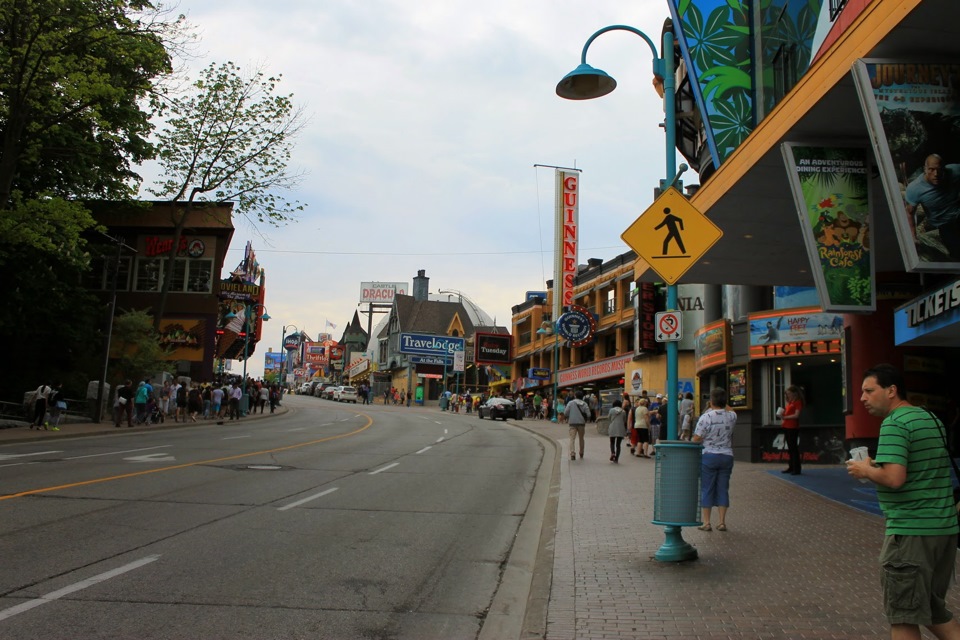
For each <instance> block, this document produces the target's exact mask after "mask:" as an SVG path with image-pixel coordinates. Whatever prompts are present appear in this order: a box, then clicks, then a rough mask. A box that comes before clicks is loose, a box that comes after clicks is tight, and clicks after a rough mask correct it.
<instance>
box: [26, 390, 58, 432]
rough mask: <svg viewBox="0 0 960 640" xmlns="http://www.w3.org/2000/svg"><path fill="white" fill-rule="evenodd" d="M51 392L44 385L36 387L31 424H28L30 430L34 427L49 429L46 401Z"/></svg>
mask: <svg viewBox="0 0 960 640" xmlns="http://www.w3.org/2000/svg"><path fill="white" fill-rule="evenodd" d="M51 391H53V389H51V388H50V385H48V384H46V383H43V384H41V385H40V386H39V387H37V391H36V393H35V395H34V400H33V422H31V423H30V428H31V429H33V428H34V427H37V428H38V429H47V428H49V426H50V423H49V421H48V420H47V400H49V399H50V392H51Z"/></svg>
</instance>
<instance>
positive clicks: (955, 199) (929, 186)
mask: <svg viewBox="0 0 960 640" xmlns="http://www.w3.org/2000/svg"><path fill="white" fill-rule="evenodd" d="M853 76H854V80H855V84H856V86H857V92H858V93H859V95H860V104H861V106H862V107H863V112H864V116H865V117H866V121H867V126H868V127H869V129H870V132H871V134H872V135H871V136H870V137H871V140H872V141H873V145H874V153H875V154H876V157H877V163H878V164H879V166H880V177H881V179H882V181H883V188H884V193H885V194H886V198H887V202H888V204H889V207H890V211H891V212H892V214H893V222H894V228H895V229H896V230H897V239H898V241H899V243H900V251H901V253H903V257H904V264H905V265H906V268H907V269H908V270H909V271H947V272H954V271H957V270H960V129H958V128H957V117H958V116H960V95H958V88H960V65H958V64H941V63H913V62H902V61H901V62H897V61H889V60H858V61H857V62H856V64H854V66H853Z"/></svg>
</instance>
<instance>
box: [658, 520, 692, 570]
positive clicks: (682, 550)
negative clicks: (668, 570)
mask: <svg viewBox="0 0 960 640" xmlns="http://www.w3.org/2000/svg"><path fill="white" fill-rule="evenodd" d="M663 532H664V535H665V536H666V539H665V540H664V541H663V544H662V545H660V548H659V549H657V552H656V553H655V554H654V555H653V559H654V560H657V561H658V562H684V561H686V560H696V559H697V558H698V554H697V548H696V547H694V546H693V545H692V544H690V543H689V542H687V541H685V540H684V539H683V528H682V527H673V526H667V527H664V529H663Z"/></svg>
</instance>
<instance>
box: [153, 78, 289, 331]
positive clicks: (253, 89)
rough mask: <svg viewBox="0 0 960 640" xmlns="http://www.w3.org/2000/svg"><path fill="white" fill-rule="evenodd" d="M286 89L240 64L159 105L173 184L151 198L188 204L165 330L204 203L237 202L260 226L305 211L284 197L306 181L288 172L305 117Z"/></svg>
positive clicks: (177, 222) (163, 294)
mask: <svg viewBox="0 0 960 640" xmlns="http://www.w3.org/2000/svg"><path fill="white" fill-rule="evenodd" d="M279 83H280V77H279V76H277V77H266V76H265V75H264V74H263V72H262V71H259V70H258V71H256V72H255V73H253V74H252V75H251V76H247V77H245V76H243V75H242V73H241V71H240V69H239V67H237V66H236V65H234V64H233V63H232V62H226V63H223V64H211V65H210V66H208V67H207V68H206V69H204V70H203V71H202V72H201V73H200V77H199V78H198V79H197V80H196V82H194V83H193V85H192V86H191V88H190V91H188V92H186V93H185V94H184V95H168V96H162V97H161V99H160V100H158V101H157V102H156V103H155V106H156V107H157V109H158V115H159V116H161V117H163V118H165V124H164V125H163V126H162V127H161V130H160V132H159V135H158V140H159V141H158V147H159V154H158V159H159V162H160V165H161V167H162V175H164V176H165V179H164V180H163V181H162V182H160V183H159V184H158V185H157V186H156V188H153V189H151V190H150V191H151V193H153V194H154V195H155V196H157V197H160V198H164V199H168V200H171V201H173V202H182V203H183V206H182V207H179V208H178V209H176V210H175V211H174V213H173V214H172V215H173V219H172V220H171V222H172V223H173V225H174V236H173V244H172V247H173V249H171V254H170V259H169V260H167V261H166V273H165V275H164V278H163V284H162V287H161V291H160V298H159V302H158V304H157V307H156V309H155V310H154V327H156V328H157V329H159V327H160V321H161V319H162V317H163V312H164V309H165V308H166V299H167V294H168V292H169V286H170V283H171V282H172V280H173V268H174V260H173V258H174V255H175V253H174V252H175V251H176V247H178V246H179V244H180V237H181V236H182V235H183V230H184V227H185V225H186V220H187V217H188V215H189V214H190V212H191V211H193V210H194V209H195V208H199V207H198V204H199V203H201V202H204V201H207V202H211V201H212V202H226V201H234V202H235V203H236V204H235V206H234V211H236V212H237V213H239V214H240V215H242V216H244V217H246V218H247V219H248V220H250V221H251V223H254V224H256V223H269V224H274V225H280V224H284V223H285V222H287V221H289V220H291V219H292V217H293V215H294V213H295V212H296V211H301V210H303V205H302V204H300V203H298V202H296V201H293V202H291V201H288V200H287V199H286V198H285V197H284V195H283V194H282V192H283V191H286V190H288V189H292V188H293V187H295V186H296V185H297V183H299V180H300V175H299V174H291V173H290V172H289V171H288V166H287V165H288V163H289V162H290V154H291V151H292V149H293V139H294V138H295V137H296V135H297V134H298V133H299V132H300V130H301V128H302V126H303V113H302V111H301V110H300V109H299V108H297V107H295V106H294V103H293V96H292V94H291V95H280V94H278V93H277V87H278V84H279Z"/></svg>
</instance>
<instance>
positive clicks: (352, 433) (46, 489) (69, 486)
mask: <svg viewBox="0 0 960 640" xmlns="http://www.w3.org/2000/svg"><path fill="white" fill-rule="evenodd" d="M358 415H361V416H363V417H364V418H366V419H367V424H365V425H363V426H362V427H360V428H359V429H357V430H356V431H350V432H349V433H341V434H339V435H335V436H329V437H327V438H320V439H319V440H311V441H310V442H301V443H299V444H291V445H289V446H286V447H279V448H277V449H266V450H264V451H253V452H251V453H241V454H238V455H235V456H227V457H225V458H214V459H212V460H198V461H197V462H186V463H184V464H175V465H172V466H169V467H160V468H159V469H147V470H145V471H137V472H134V473H124V474H122V475H119V476H109V477H106V478H94V479H93V480H84V481H83V482H73V483H70V484H61V485H59V486H56V487H44V488H42V489H31V490H29V491H21V492H20V493H12V494H10V495H8V496H0V501H3V500H11V499H13V498H22V497H24V496H31V495H36V494H38V493H49V492H50V491H60V490H61V489H72V488H74V487H82V486H85V485H89V484H99V483H101V482H112V481H114V480H124V479H126V478H136V477H137V476H145V475H148V474H151V473H160V472H162V471H175V470H176V469H186V468H188V467H196V466H199V465H202V464H214V463H217V462H227V461H228V460H240V459H242V458H249V457H251V456H259V455H263V454H266V453H278V452H280V451H289V450H291V449H299V448H300V447H308V446H310V445H314V444H320V443H321V442H329V441H331V440H339V439H340V438H346V437H348V436H355V435H357V434H358V433H360V432H362V431H366V430H367V429H369V428H370V427H371V426H372V425H373V418H371V417H370V416H368V415H364V414H362V413H361V414H358Z"/></svg>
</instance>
